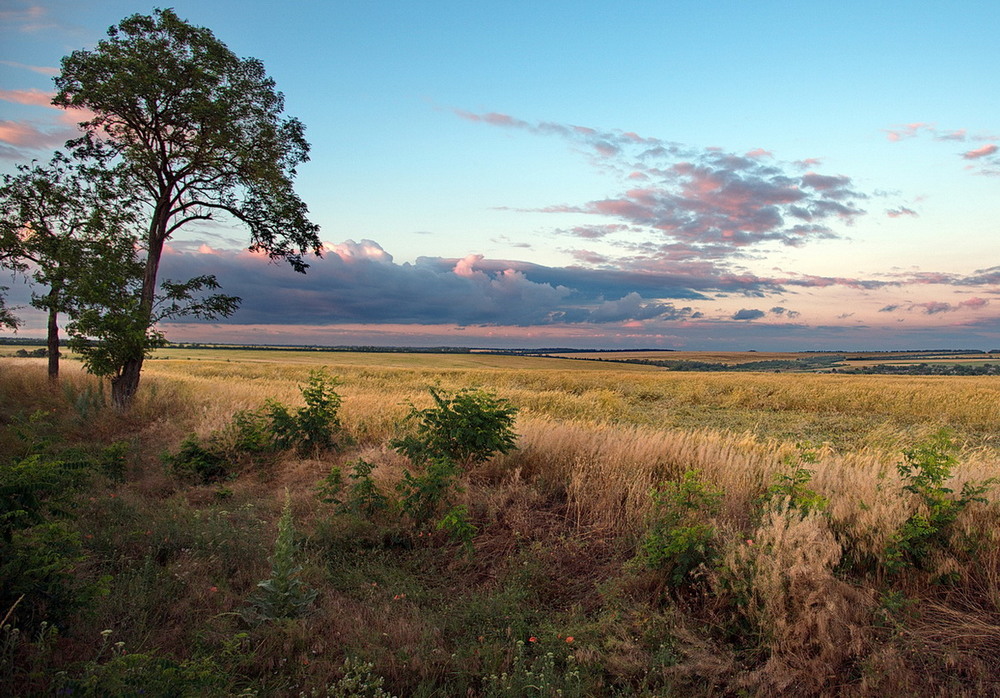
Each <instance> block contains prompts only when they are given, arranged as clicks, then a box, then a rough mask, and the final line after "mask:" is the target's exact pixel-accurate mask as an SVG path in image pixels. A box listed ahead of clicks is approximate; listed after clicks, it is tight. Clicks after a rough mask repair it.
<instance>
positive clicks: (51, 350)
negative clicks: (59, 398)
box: [47, 294, 59, 383]
mask: <svg viewBox="0 0 1000 698" xmlns="http://www.w3.org/2000/svg"><path fill="white" fill-rule="evenodd" d="M49 295H50V296H51V295H52V294H49ZM56 316H57V313H56V309H55V303H52V304H51V305H49V324H48V343H47V347H48V355H49V381H51V382H52V383H56V382H58V381H59V323H58V322H56Z"/></svg>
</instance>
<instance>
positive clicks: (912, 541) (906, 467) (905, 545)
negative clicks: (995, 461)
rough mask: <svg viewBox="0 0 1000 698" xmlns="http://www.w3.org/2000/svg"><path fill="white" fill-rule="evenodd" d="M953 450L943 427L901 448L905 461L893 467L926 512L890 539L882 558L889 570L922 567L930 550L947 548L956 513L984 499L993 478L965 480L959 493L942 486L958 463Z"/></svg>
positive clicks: (912, 517)
mask: <svg viewBox="0 0 1000 698" xmlns="http://www.w3.org/2000/svg"><path fill="white" fill-rule="evenodd" d="M954 451H955V445H954V444H953V443H952V440H951V436H950V435H949V433H948V432H947V431H945V430H942V431H939V432H938V433H937V434H934V435H933V436H932V437H930V438H929V439H928V440H927V441H925V442H923V443H920V444H918V445H916V446H914V447H913V448H911V449H907V450H905V451H903V457H904V461H903V462H902V463H900V464H899V465H897V466H896V469H897V471H898V472H899V476H900V477H901V478H902V480H903V482H904V483H905V484H904V485H903V491H905V492H909V493H911V494H914V495H917V498H918V500H919V501H920V503H921V504H922V505H923V507H924V508H925V511H920V512H917V513H915V514H913V515H912V516H910V518H908V519H907V520H906V521H905V522H904V523H903V525H902V526H901V527H900V528H899V530H898V531H897V532H896V533H895V534H894V535H893V536H892V538H890V540H889V544H888V545H887V546H886V550H885V557H884V565H885V567H886V568H887V569H889V570H890V571H899V570H901V569H904V568H906V567H918V568H922V567H923V566H924V564H925V562H926V560H927V558H928V557H929V555H930V554H931V552H932V551H934V550H936V549H941V548H943V547H946V545H947V542H948V535H949V534H950V529H951V525H952V524H953V523H954V522H955V520H956V519H957V518H958V516H959V514H961V513H962V511H964V510H965V508H966V507H968V506H969V505H970V504H972V503H973V502H985V501H986V498H985V497H984V496H983V495H984V494H986V492H988V491H989V490H990V488H991V487H992V485H993V483H994V481H995V480H994V478H990V479H988V480H984V481H982V482H966V483H965V484H964V485H962V491H961V493H960V494H959V495H958V496H956V495H955V492H954V490H952V489H951V488H950V487H946V486H945V484H944V483H945V482H946V481H947V480H948V479H949V478H950V477H951V474H952V470H953V468H954V467H955V466H956V465H958V460H957V459H956V458H955V456H954Z"/></svg>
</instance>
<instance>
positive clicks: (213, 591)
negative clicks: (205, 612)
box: [208, 587, 219, 594]
mask: <svg viewBox="0 0 1000 698" xmlns="http://www.w3.org/2000/svg"><path fill="white" fill-rule="evenodd" d="M208 590H209V591H210V592H212V593H213V594H214V593H215V592H217V591H218V590H219V587H209V588H208Z"/></svg>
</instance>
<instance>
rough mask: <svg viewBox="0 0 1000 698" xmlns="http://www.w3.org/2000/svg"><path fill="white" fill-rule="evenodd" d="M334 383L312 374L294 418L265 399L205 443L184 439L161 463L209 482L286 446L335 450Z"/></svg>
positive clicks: (337, 402) (302, 450)
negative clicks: (173, 452) (240, 463)
mask: <svg viewBox="0 0 1000 698" xmlns="http://www.w3.org/2000/svg"><path fill="white" fill-rule="evenodd" d="M334 384H335V381H334V380H333V379H331V378H329V377H328V376H327V374H326V373H325V372H323V371H313V372H312V373H311V374H310V376H309V383H308V385H306V386H304V387H303V388H302V389H301V390H302V395H303V397H304V398H305V402H306V404H305V406H304V407H300V408H299V409H298V410H297V411H296V412H295V413H294V414H293V413H292V412H291V411H290V410H289V409H288V408H287V407H285V406H284V405H282V404H280V403H278V402H275V401H273V400H268V401H267V402H266V403H265V405H264V406H263V407H262V408H260V409H258V410H240V411H238V412H236V413H235V414H234V415H233V419H232V421H231V422H230V423H229V424H228V425H227V426H226V427H224V428H223V429H221V430H220V431H217V432H213V433H212V434H210V435H209V436H208V437H207V438H206V439H204V440H201V439H199V438H198V437H197V436H195V435H194V434H192V435H191V436H188V437H187V438H186V439H185V440H184V441H183V442H182V443H181V446H180V450H179V451H178V452H177V453H176V454H165V455H164V456H163V460H164V462H165V463H166V464H167V465H168V466H169V467H170V468H171V469H172V470H173V471H174V472H175V473H177V474H178V475H180V476H182V477H186V478H193V479H195V480H196V481H198V482H202V483H209V482H216V481H218V480H220V479H223V478H225V477H228V476H230V475H231V472H230V470H231V468H232V466H233V465H234V464H235V463H237V462H239V461H241V460H244V459H248V460H250V461H251V462H256V461H257V460H258V459H259V458H261V457H262V456H267V455H268V454H273V453H276V452H278V451H282V450H285V449H289V448H297V449H298V451H299V452H300V453H307V452H311V453H313V454H316V453H317V452H318V451H319V450H320V449H322V448H331V447H334V446H335V445H336V444H335V442H334V440H333V436H334V434H335V433H336V431H337V429H338V428H339V426H340V420H339V418H338V417H337V409H338V408H339V406H340V396H339V395H337V393H335V392H333V389H332V386H333V385H334Z"/></svg>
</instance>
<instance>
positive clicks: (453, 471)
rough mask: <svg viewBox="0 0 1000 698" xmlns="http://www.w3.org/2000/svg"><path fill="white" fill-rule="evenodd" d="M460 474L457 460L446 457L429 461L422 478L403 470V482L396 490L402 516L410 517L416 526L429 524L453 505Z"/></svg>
mask: <svg viewBox="0 0 1000 698" xmlns="http://www.w3.org/2000/svg"><path fill="white" fill-rule="evenodd" d="M458 473H459V470H458V466H456V465H455V463H454V461H452V460H451V459H450V458H444V457H439V458H431V459H430V460H428V461H426V463H425V467H424V472H423V473H421V474H419V475H414V474H413V473H411V472H410V471H409V470H404V471H403V479H402V481H401V482H400V483H399V484H398V485H397V486H396V489H397V491H398V492H399V495H400V500H399V503H400V506H401V507H402V510H403V513H404V514H406V515H407V516H409V517H410V520H411V521H413V524H414V526H416V527H418V528H420V527H423V526H425V525H427V524H428V523H430V522H431V521H433V520H434V519H435V518H436V517H437V515H438V512H440V511H441V509H443V508H444V507H445V506H447V505H448V504H449V503H450V499H451V496H452V494H453V493H454V491H455V488H456V485H455V480H456V479H457V477H458Z"/></svg>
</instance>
